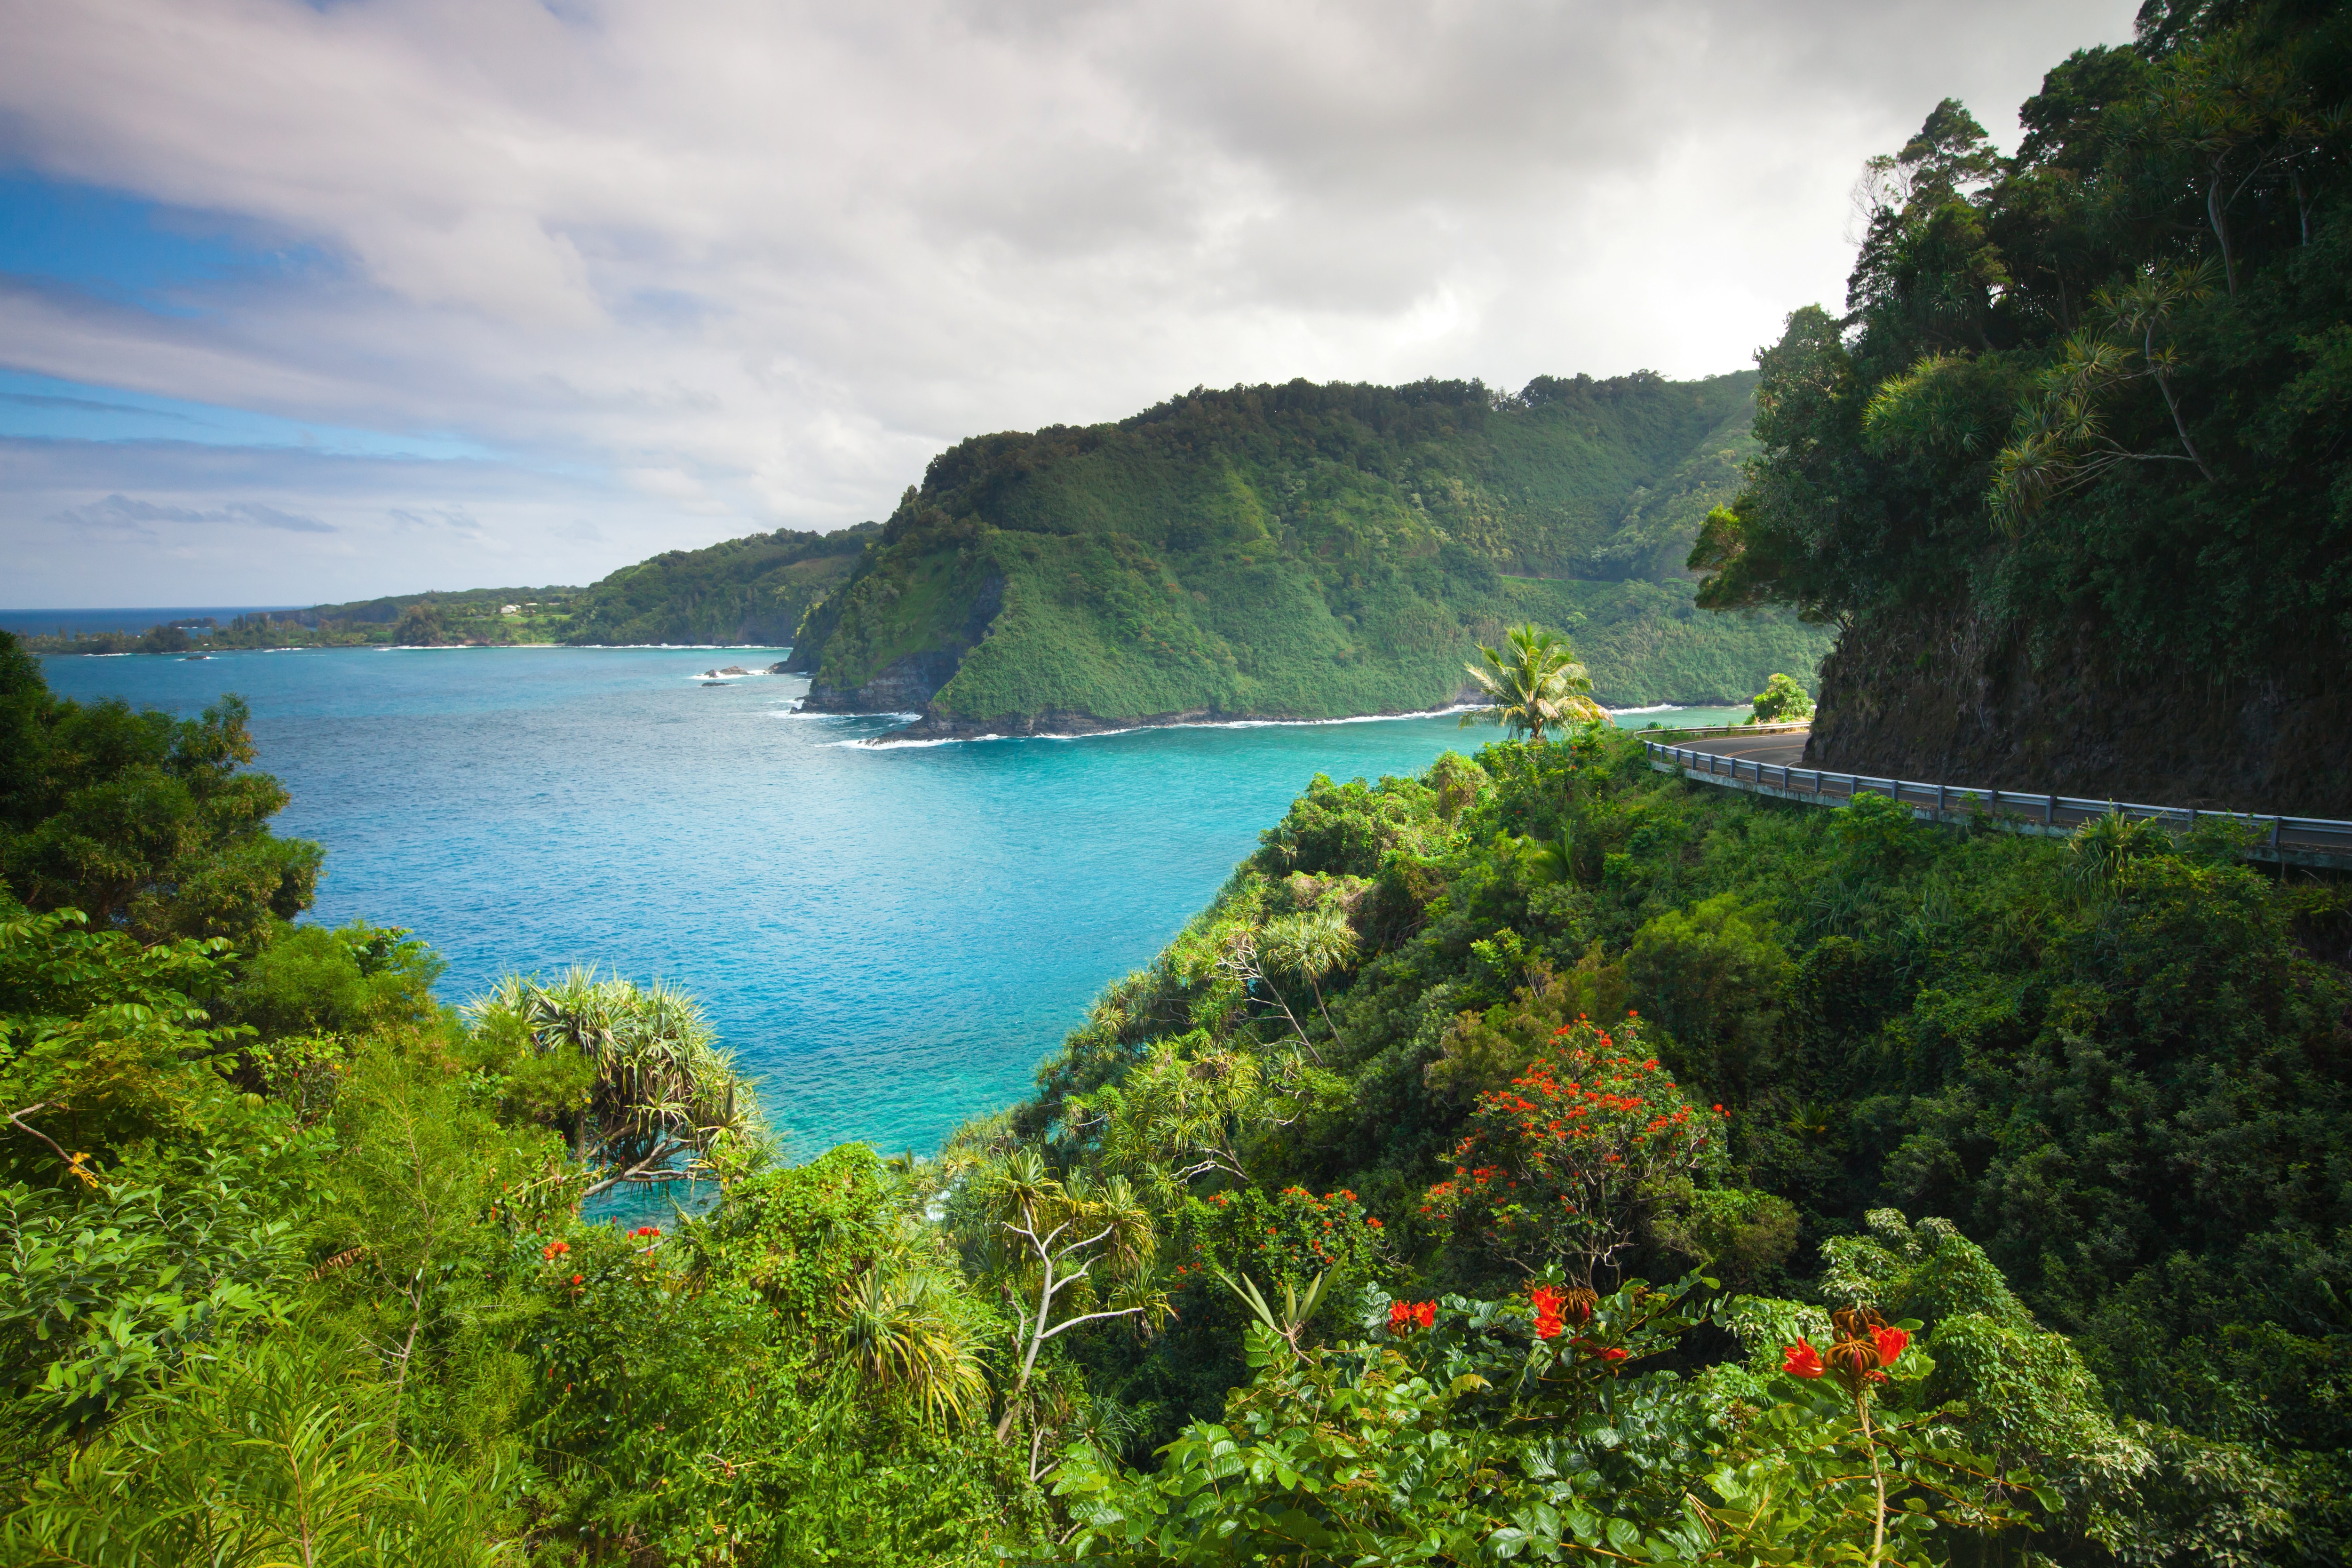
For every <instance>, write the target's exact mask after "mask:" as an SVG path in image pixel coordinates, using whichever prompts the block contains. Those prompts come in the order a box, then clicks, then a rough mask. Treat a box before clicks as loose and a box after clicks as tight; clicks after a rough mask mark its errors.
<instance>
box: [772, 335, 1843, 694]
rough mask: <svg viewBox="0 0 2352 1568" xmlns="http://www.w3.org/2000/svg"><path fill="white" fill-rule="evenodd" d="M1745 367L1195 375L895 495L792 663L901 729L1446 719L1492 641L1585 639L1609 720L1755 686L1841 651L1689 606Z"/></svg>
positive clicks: (1806, 670) (1734, 440) (975, 457)
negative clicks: (1379, 377)
mask: <svg viewBox="0 0 2352 1568" xmlns="http://www.w3.org/2000/svg"><path fill="white" fill-rule="evenodd" d="M1754 384H1755V374H1754V373H1752V372H1741V373H1737V374H1731V375H1726V376H1717V377H1710V378H1706V379H1705V380H1701V381H1696V382H1681V383H1676V382H1669V381H1667V380H1665V379H1664V377H1661V376H1658V375H1656V374H1652V373H1647V372H1644V373H1639V374H1634V375H1630V376H1621V377H1616V378H1613V379H1611V380H1608V381H1596V380H1594V379H1593V378H1591V377H1589V376H1579V377H1575V378H1558V377H1538V378H1537V379H1536V380H1535V381H1533V382H1530V383H1529V384H1528V386H1527V387H1525V388H1524V389H1522V390H1521V391H1519V392H1517V393H1499V392H1496V391H1493V390H1491V389H1489V388H1487V387H1486V386H1485V385H1484V384H1482V383H1479V382H1476V381H1467V382H1464V381H1454V382H1440V381H1434V380H1431V381H1423V382H1419V383H1413V384H1407V385H1404V386H1398V387H1380V386H1369V385H1361V384H1326V385H1318V384H1312V383H1308V382H1305V381H1294V382H1292V383H1289V384H1285V385H1281V386H1272V385H1267V386H1256V387H1247V386H1244V387H1234V388H1229V389H1225V390H1222V391H1214V392H1213V391H1208V390H1205V389H1199V388H1196V389H1195V390H1194V391H1192V392H1191V393H1188V394H1185V395H1182V396H1181V397H1177V398H1173V399H1171V400H1169V401H1168V402H1166V403H1163V404H1160V405H1157V406H1155V407H1153V408H1151V409H1148V410H1146V411H1144V412H1143V413H1141V414H1139V415H1136V416H1132V417H1130V418H1129V419H1126V420H1122V421H1118V422H1117V423H1115V424H1108V425H1097V426H1086V427H1072V426H1048V427H1046V428H1044V429H1041V430H1038V431H1034V432H1000V433H996V434H992V435H989V436H982V437H973V438H971V439H970V440H967V441H964V442H961V443H959V444H958V445H957V446H955V447H950V449H949V450H948V451H946V452H943V453H941V454H940V456H939V457H938V458H935V459H934V460H933V461H932V463H931V464H930V466H929V468H928V470H927V471H926V473H925V476H924V482H923V484H922V486H921V487H919V489H908V492H907V493H906V495H905V496H904V497H903V498H902V500H901V501H900V504H899V506H898V509H897V510H896V511H895V512H894V513H893V514H892V517H891V519H890V520H889V521H888V522H887V523H886V524H885V525H884V526H883V528H882V530H881V533H880V536H879V538H878V539H877V541H875V542H874V543H873V544H872V546H871V547H870V548H868V549H867V550H866V552H864V553H863V554H862V555H861V556H860V557H859V560H858V563H857V564H856V568H855V569H854V570H853V571H852V572H851V573H850V574H849V576H848V578H847V580H846V581H845V582H844V583H843V584H842V585H841V586H840V587H839V588H838V589H837V590H835V591H834V592H832V593H829V594H828V595H826V596H825V597H824V599H823V600H821V601H820V602H819V603H817V604H816V605H814V606H812V608H811V610H810V611H809V613H808V616H806V617H805V618H804V619H803V622H802V625H801V626H800V627H799V628H798V629H797V631H796V633H795V635H794V637H793V653H792V657H791V658H790V659H789V660H788V661H787V664H786V668H791V669H795V670H799V671H803V672H805V673H807V674H808V675H809V676H810V678H811V684H810V692H809V696H808V699H807V700H806V701H805V703H804V707H805V708H807V709H808V710H814V711H819V712H837V713H859V712H908V711H914V712H918V713H919V714H920V715H921V717H920V718H919V720H918V721H917V722H916V723H915V724H914V725H912V726H911V727H909V728H908V729H905V730H902V731H897V732H896V734H895V735H894V737H893V738H895V739H906V740H921V739H942V738H953V737H958V736H976V735H981V734H1044V733H1076V732H1085V731H1093V730H1102V729H1112V728H1131V727H1136V726H1139V725H1150V724H1165V723H1178V722H1202V721H1211V722H1213V721H1230V720H1239V719H1291V720H1303V719H1328V718H1344V717H1355V716H1365V715H1375V714H1383V713H1403V712H1415V711H1423V710H1431V709H1435V708H1441V707H1444V706H1446V705H1447V704H1448V703H1449V702H1451V701H1452V700H1454V699H1455V697H1456V696H1457V694H1458V693H1459V692H1460V690H1461V687H1462V684H1463V682H1462V673H1463V672H1462V665H1463V664H1464V662H1465V660H1466V659H1467V658H1470V657H1472V656H1473V655H1474V654H1475V648H1476V646H1477V645H1478V644H1479V643H1480V642H1490V641H1492V640H1494V639H1495V637H1497V636H1499V634H1500V632H1501V629H1502V627H1503V626H1506V625H1508V624H1511V623H1514V622H1517V621H1521V620H1534V621H1538V622H1542V623H1544V624H1546V625H1550V626H1558V627H1560V628H1562V629H1564V630H1566V631H1568V632H1569V633H1570V636H1571V637H1574V638H1575V639H1576V641H1577V643H1578V646H1579V647H1580V649H1582V650H1583V652H1584V653H1585V655H1586V656H1587V663H1588V665H1589V666H1590V667H1591V668H1592V671H1593V677H1594V681H1595V686H1596V689H1598V690H1599V691H1600V692H1601V695H1602V699H1603V700H1604V701H1609V702H1610V703H1611V704H1612V706H1618V707H1637V706H1646V705H1649V704H1650V703H1652V702H1660V701H1708V700H1717V701H1730V700H1745V699H1746V697H1747V696H1748V694H1749V693H1750V692H1752V691H1754V690H1755V689H1757V688H1758V687H1759V685H1760V684H1761V683H1762V681H1763V680H1764V679H1765V678H1766V677H1767V676H1769V675H1770V674H1771V673H1773V672H1774V671H1775V670H1788V671H1793V672H1795V673H1798V674H1800V675H1801V676H1803V677H1806V678H1808V679H1810V677H1811V674H1812V671H1813V669H1814V668H1816V667H1817V665H1818V663H1819V660H1820V658H1821V657H1822V654H1824V653H1825V652H1826V651H1827V647H1828V643H1829V636H1828V634H1827V633H1826V632H1825V631H1822V630H1821V629H1820V628H1816V627H1812V626H1804V625H1802V624H1801V623H1800V622H1799V621H1798V620H1797V618H1796V617H1794V616H1789V615H1785V614H1781V615H1769V614H1768V615H1763V616H1727V617H1714V616H1708V617H1699V616H1697V615H1696V610H1695V607H1694V606H1693V605H1692V604H1691V592H1692V590H1691V586H1690V579H1689V577H1688V576H1687V574H1686V573H1685V569H1684V566H1683V558H1684V557H1685V556H1686V555H1687V552H1688V550H1689V547H1690V542H1691V541H1692V540H1693V539H1694V538H1695V537H1696V534H1697V531H1698V529H1699V527H1700V525H1701V523H1702V521H1703V520H1704V518H1705V517H1706V513H1707V512H1708V511H1709V510H1711V509H1712V508H1713V507H1715V506H1717V505H1719V504H1720V503H1721V502H1722V501H1723V500H1727V499H1729V497H1730V495H1731V494H1732V493H1733V492H1734V491H1735V490H1736V489H1737V487H1738V480H1739V476H1740V472H1741V465H1742V464H1743V463H1744V462H1745V460H1746V458H1747V456H1748V452H1749V450H1750V445H1751V444H1750V438H1749V437H1748V425H1749V422H1750V420H1751V419H1752V407H1753V388H1754Z"/></svg>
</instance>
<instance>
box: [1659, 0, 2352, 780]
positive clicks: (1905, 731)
mask: <svg viewBox="0 0 2352 1568" xmlns="http://www.w3.org/2000/svg"><path fill="white" fill-rule="evenodd" d="M2142 20H2143V28H2142V36H2141V38H2140V41H2139V42H2138V43H2137V45H2135V46H2133V47H2126V48H2112V49H2109V48H2100V49H2088V50H2084V51H2081V52H2078V53H2076V54H2075V55H2074V56H2073V57H2072V58H2069V59H2067V60H2066V61H2065V62H2064V63H2063V64H2062V65H2060V66H2059V67H2058V68H2056V69H2054V70H2053V71H2051V72H2050V74H2049V76H2048V78H2047V79H2046V80H2045V82H2044V85H2043V88H2042V91H2041V93H2039V94H2038V95H2036V96H2035V97H2034V98H2032V100H2029V101H2028V102H2027V103H2026V104H2025V105H2024V107H2023V109H2022V110H2021V120H2022V121H2023V124H2024V126H2025V130H2026V135H2025V137H2024V140H2023V142H2022V143H2021V146H2020V150H2019V153H2018V155H2017V156H2016V157H2015V158H2014V159H2009V158H2004V157H2002V156H2000V154H1999V153H1998V152H1997V150H1996V149H1994V148H1993V147H1992V146H1991V145H1990V142H1988V141H1987V140H1986V138H1985V135H1984V133H1983V132H1982V131H1981V130H1980V129H1979V126H1978V124H1977V122H1976V121H1974V120H1973V119H1972V118H1971V117H1970V116H1969V113H1968V111H1967V110H1965V109H1963V108H1962V107H1961V106H1959V105H1958V104H1957V103H1953V102H1949V101H1948V102H1946V103H1944V104H1942V105H1941V106H1939V107H1938V108H1937V110H1936V111H1935V112H1934V113H1933V114H1931V115H1930V116H1929V117H1928V118H1927V122H1926V123H1925V124H1924V125H1923V126H1922V127H1921V129H1920V132H1919V133H1918V135H1916V137H1914V138H1913V139H1912V140H1911V141H1910V142H1909V143H1908V144H1906V146H1905V147H1904V148H1902V149H1901V151H1900V152H1899V153H1895V154H1893V155H1891V156H1888V157H1885V158H1882V159H1880V160H1878V161H1877V162H1876V163H1874V174H1875V176H1876V177H1877V179H1878V180H1879V182H1880V184H1879V191H1880V194H1881V199H1880V201H1879V203H1878V205H1877V210H1876V213H1875V216H1874V218H1873V220H1872V222H1871V226H1870V229H1869V233H1868V236H1867V238H1866V239H1865V241H1864V245H1863V248H1862V252H1861V255H1860V257H1859V258H1858V259H1857V262H1856V265H1855V268H1854V271H1853V278H1852V279H1851V282H1850V284H1849V289H1848V294H1847V299H1846V310H1847V314H1846V315H1845V316H1843V317H1842V318H1840V317H1833V316H1832V315H1831V314H1829V313H1828V312H1826V311H1824V310H1820V309H1818V308H1808V309H1806V310H1799V311H1797V312H1796V313H1795V314H1794V315H1792V316H1791V317H1790V321H1789V329H1788V333H1787V336H1786V337H1784V338H1783V339H1782V340H1781V342H1780V344H1779V345H1778V346H1777V347H1774V348H1772V349H1770V350H1769V351H1768V352H1766V353H1764V354H1762V355H1761V356H1760V360H1761V364H1762V371H1763V379H1762V382H1761V384H1760V386H1759V395H1758V416H1757V422H1756V434H1757V437H1758V438H1759V441H1760V442H1761V444H1762V448H1763V456H1762V459H1761V462H1760V465H1759V468H1757V470H1756V472H1755V476H1754V480H1753V483H1752V484H1751V485H1750V486H1749V487H1748V489H1746V490H1744V491H1743V492H1742V493H1741V495H1740V496H1739V498H1738V502H1737V504H1736V505H1735V506H1734V507H1732V508H1731V509H1729V510H1727V512H1726V513H1724V514H1723V515H1722V516H1721V517H1720V518H1718V519H1717V520H1716V521H1714V522H1713V523H1711V524H1710V526H1709V527H1708V529H1707V531H1706V535H1705V537H1704V538H1703V540H1702V542H1701V545H1700V548H1699V551H1698V552H1697V553H1696V555H1695V556H1694V558H1693V561H1694V564H1696V565H1699V566H1703V567H1705V568H1706V569H1708V570H1709V571H1710V572H1711V574H1712V575H1711V576H1710V577H1709V578H1708V580H1707V582H1706V585H1705V586H1704V587H1703V588H1702V590H1701V592H1700V595H1699V600H1700V603H1702V604H1704V605H1717V606H1754V605H1784V606H1794V607H1798V608H1801V609H1802V610H1804V611H1806V612H1807V613H1808V614H1810V615H1811V616H1817V617H1822V618H1827V619H1835V620H1839V621H1842V622H1843V623H1845V624H1846V625H1847V626H1848V629H1847V630H1846V632H1845V633H1844V635H1843V637H1842V639H1841V641H1840V643H1839V646H1838V651H1837V653H1836V654H1835V656H1834V657H1833V658H1832V659H1831V660H1830V661H1829V663H1828V664H1827V665H1826V666H1825V667H1824V668H1823V671H1822V681H1823V691H1822V702H1821V712H1820V718H1819V720H1818V721H1817V722H1816V724H1815V727H1814V730H1813V739H1812V755H1813V757H1814V759H1815V760H1817V761H1818V762H1820V763H1823V764H1825V765H1829V766H1834V767H1839V768H1850V769H1854V770H1857V771H1861V772H1866V773H1896V774H1902V775H1905V776H1909V777H1915V778H1924V779H1948V780H1950V781H1952V782H1956V783H1969V784H1994V785H2004V784H2008V785H2018V786H2022V787H2029V788H2032V787H2038V788H2052V789H2063V790H2065V791H2067V792H2069V793H2072V794H2076V795H2099V794H2110V795H2117V796H2120V797H2123V798H2126V799H2137V800H2144V801H2147V800H2160V801H2164V802H2167V803H2178V804H2188V805H2231V806H2236V807H2239V808H2242V809H2251V810H2257V811H2286V812H2299V813H2310V814H2322V815H2327V816H2352V747H2347V745H2346V743H2345V736H2346V734H2347V730H2352V686H2347V683H2346V681H2345V679H2344V670H2345V668H2346V662H2347V654H2352V504H2348V503H2352V324H2347V305H2352V292H2347V286H2352V206H2347V201H2346V195H2347V163H2346V156H2347V140H2346V124H2347V121H2346V120H2345V111H2344V110H2343V108H2342V107H2341V106H2342V105H2344V104H2345V103H2346V102H2347V99H2352V16H2347V12H2346V8H2345V7H2344V6H2342V5H2336V4H2316V3H2311V0H2282V3H2278V4H2269V5H2203V4H2172V5H2168V4H2164V3H2162V0H2155V3H2152V4H2151V5H2148V6H2147V9H2146V11H2145V12H2144V15H2143V18H2142Z"/></svg>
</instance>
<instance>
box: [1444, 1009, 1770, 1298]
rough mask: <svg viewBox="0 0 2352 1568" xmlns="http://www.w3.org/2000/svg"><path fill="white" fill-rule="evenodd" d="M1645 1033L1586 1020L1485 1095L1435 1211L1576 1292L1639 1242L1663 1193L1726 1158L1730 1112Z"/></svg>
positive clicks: (1629, 1022) (1631, 1021)
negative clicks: (1681, 1076)
mask: <svg viewBox="0 0 2352 1568" xmlns="http://www.w3.org/2000/svg"><path fill="white" fill-rule="evenodd" d="M1642 1051H1643V1046H1642V1025H1641V1021H1640V1020H1639V1019H1638V1018H1634V1017H1633V1016H1628V1017H1626V1018H1625V1020H1624V1021H1623V1022H1622V1023H1621V1024H1619V1025H1618V1026H1616V1029H1615V1031H1614V1033H1613V1034H1612V1033H1608V1032H1604V1031H1602V1030H1601V1028H1600V1027H1599V1026H1596V1025H1594V1024H1592V1023H1591V1022H1590V1021H1588V1020H1584V1019H1579V1020H1578V1021H1577V1022H1575V1023H1573V1024H1570V1025H1569V1026H1567V1027H1565V1028H1563V1029H1561V1030H1559V1037H1558V1038H1557V1039H1556V1040H1555V1041H1554V1043H1553V1046H1552V1048H1551V1049H1550V1050H1549V1051H1547V1052H1545V1053H1544V1054H1542V1055H1540V1056H1538V1058H1536V1059H1535V1060H1534V1061H1531V1062H1529V1063H1528V1066H1527V1068H1526V1070H1525V1071H1523V1072H1522V1073H1520V1074H1519V1076H1518V1077H1517V1078H1515V1079H1512V1080H1511V1082H1510V1085H1509V1087H1507V1088H1505V1089H1490V1090H1488V1091H1487V1092H1486V1093H1485V1094H1482V1095H1480V1096H1479V1097H1478V1103H1477V1108H1476V1109H1475V1110H1473V1111H1472V1112H1471V1116H1470V1131H1468V1132H1467V1133H1465V1135H1464V1136H1463V1138H1462V1140H1461V1142H1459V1143H1457V1144H1456V1145H1455V1146H1454V1152H1453V1162H1454V1174H1453V1176H1452V1177H1451V1178H1449V1179H1448V1180H1446V1181H1443V1182H1440V1183H1438V1184H1436V1185H1434V1186H1433V1187H1431V1188H1430V1189H1429V1193H1428V1202H1427V1209H1428V1212H1430V1213H1432V1214H1434V1215H1437V1217H1438V1219H1439V1220H1440V1222H1441V1223H1454V1222H1457V1221H1465V1220H1466V1221H1467V1222H1469V1226H1470V1227H1471V1229H1472V1232H1473V1235H1474V1236H1475V1239H1476V1240H1477V1241H1478V1242H1479V1243H1480V1244H1481V1245H1482V1246H1484V1247H1486V1250H1488V1251H1490V1252H1492V1253H1494V1254H1495V1255H1496V1256H1497V1257H1499V1258H1504V1259H1506V1260H1507V1261H1509V1262H1511V1263H1513V1264H1516V1265H1517V1267H1519V1268H1522V1269H1524V1270H1525V1271H1526V1272H1527V1273H1528V1274H1530V1275H1541V1274H1544V1273H1547V1272H1549V1270H1552V1269H1554V1268H1565V1269H1566V1270H1567V1272H1568V1274H1569V1276H1570V1279H1571V1280H1572V1281H1573V1282H1574V1283H1575V1284H1576V1285H1578V1286H1580V1287H1584V1288H1590V1287H1591V1284H1592V1281H1593V1278H1594V1276H1595V1274H1596V1273H1597V1272H1598V1271H1600V1270H1601V1269H1604V1268H1608V1267H1609V1266H1610V1265H1611V1263H1612V1261H1613V1260H1614V1258H1616V1256H1617V1254H1618V1253H1619V1252H1620V1251H1621V1250H1622V1248H1624V1247H1626V1246H1627V1245H1628V1244H1629V1243H1631V1242H1632V1241H1633V1237H1634V1234H1635V1232H1636V1230H1637V1228H1638V1226H1639V1223H1640V1220H1641V1217H1642V1215H1643V1212H1644V1210H1645V1209H1646V1208H1647V1207H1648V1205H1651V1204H1652V1203H1653V1202H1654V1201H1655V1199H1656V1196H1657V1194H1659V1193H1660V1191H1661V1189H1662V1188H1663V1187H1664V1184H1667V1183H1669V1182H1671V1181H1673V1180H1675V1178H1678V1177H1685V1176H1688V1175H1690V1174H1691V1173H1694V1172H1696V1171H1699V1170H1701V1169H1703V1168H1704V1167H1706V1165H1708V1164H1710V1163H1718V1162H1719V1161H1720V1159H1721V1157H1722V1148H1723V1136H1722V1129H1721V1126H1720V1121H1721V1114H1720V1110H1719V1109H1718V1110H1717V1111H1712V1112H1711V1111H1708V1110H1706V1108H1704V1107H1702V1106H1700V1105H1697V1104H1696V1103H1694V1102H1693V1101H1692V1100H1691V1099H1690V1097H1689V1096H1688V1095H1686V1094H1685V1093H1684V1092H1683V1091H1682V1089H1680V1088H1679V1087H1677V1086H1676V1084H1675V1081H1674V1079H1672V1078H1670V1077H1669V1076H1667V1074H1666V1073H1664V1071H1662V1070H1661V1069H1660V1068H1659V1066H1658V1063H1657V1059H1656V1058H1645V1057H1643V1055H1642Z"/></svg>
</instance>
